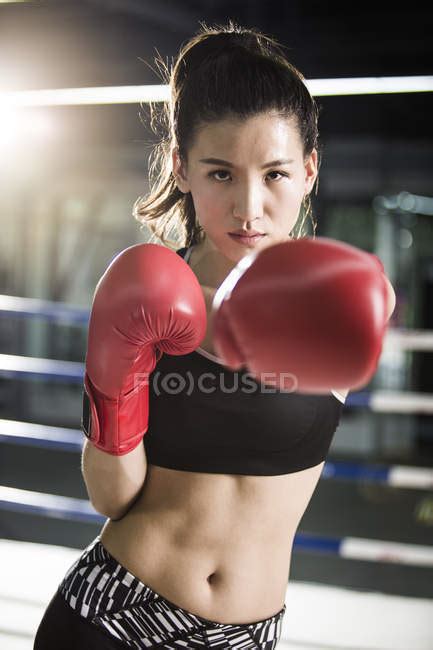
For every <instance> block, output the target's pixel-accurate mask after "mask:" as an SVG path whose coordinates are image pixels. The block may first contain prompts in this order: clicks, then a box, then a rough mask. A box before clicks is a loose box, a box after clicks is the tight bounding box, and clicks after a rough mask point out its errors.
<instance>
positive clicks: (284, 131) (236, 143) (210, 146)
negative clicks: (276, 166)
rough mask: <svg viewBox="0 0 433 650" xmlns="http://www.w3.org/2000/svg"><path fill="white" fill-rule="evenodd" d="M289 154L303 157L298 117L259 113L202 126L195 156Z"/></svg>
mask: <svg viewBox="0 0 433 650" xmlns="http://www.w3.org/2000/svg"><path fill="white" fill-rule="evenodd" d="M277 150H278V152H280V153H287V152H288V151H289V150H290V151H291V153H292V154H296V152H297V151H299V153H300V154H301V155H302V141H301V138H300V135H299V129H298V127H297V122H296V119H295V118H283V117H280V116H278V115H271V114H259V115H255V116H253V117H249V118H247V119H245V120H244V119H239V118H235V117H228V118H225V119H223V120H219V121H218V122H212V123H207V124H204V125H202V127H201V128H200V129H199V130H198V132H197V134H196V137H195V141H194V145H193V146H192V148H191V153H192V154H193V155H194V157H195V156H197V157H200V156H201V155H206V154H209V153H212V154H215V153H216V152H220V153H221V155H222V152H225V155H228V152H232V153H233V155H234V154H236V153H240V152H241V151H243V152H244V153H248V152H249V153H250V154H253V153H254V154H255V153H258V154H260V153H262V154H263V155H266V154H267V153H268V154H269V153H272V152H275V153H277Z"/></svg>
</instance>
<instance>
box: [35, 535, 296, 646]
mask: <svg viewBox="0 0 433 650" xmlns="http://www.w3.org/2000/svg"><path fill="white" fill-rule="evenodd" d="M285 611H286V606H285V605H284V606H283V609H282V610H280V611H279V612H278V613H277V614H275V615H274V616H271V617H270V618H267V619H264V620H262V621H258V622H255V623H248V624H239V625H232V624H227V623H217V622H215V621H209V620H208V619H206V618H202V617H201V616H196V615H195V614H191V613H190V612H188V611H186V610H185V609H182V608H181V607H178V606H177V605H175V604H174V603H171V602H170V601H169V600H167V599H166V598H164V597H163V596H161V595H160V594H158V593H156V592H155V591H153V590H152V589H151V588H150V587H148V586H147V585H145V584H144V583H143V582H141V581H140V580H138V578H136V577H135V576H133V575H132V573H130V572H129V571H128V570H127V569H125V568H124V567H123V566H122V565H121V564H119V563H118V561H117V560H116V559H115V558H114V557H113V556H112V555H110V553H109V552H108V551H107V549H106V548H105V547H104V546H103V545H102V544H101V542H100V537H99V535H98V536H97V537H96V539H94V540H93V542H91V544H89V546H88V547H87V548H86V549H85V550H84V551H83V553H82V554H81V556H80V557H79V558H78V560H76V562H74V564H73V565H72V566H71V568H70V569H69V570H68V571H67V573H66V575H65V577H64V579H63V580H62V582H61V583H60V585H59V587H58V590H57V592H56V594H55V595H54V596H53V598H52V600H51V602H50V603H49V605H48V607H47V609H46V611H45V614H44V616H43V618H42V621H41V622H40V624H39V628H38V631H37V634H36V639H35V645H34V650H54V649H55V650H60V648H61V650H87V649H90V648H91V649H92V650H93V649H95V650H99V649H101V650H117V649H119V650H120V649H124V650H126V649H127V648H135V649H139V650H144V649H145V648H167V649H171V648H219V650H224V649H226V648H227V649H230V648H233V649H235V650H241V649H242V650H246V649H247V648H251V649H252V648H263V649H264V650H271V649H272V650H273V648H276V646H277V643H278V641H279V639H280V636H281V628H282V622H283V617H284V614H285Z"/></svg>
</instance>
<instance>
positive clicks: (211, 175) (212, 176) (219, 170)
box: [208, 169, 228, 181]
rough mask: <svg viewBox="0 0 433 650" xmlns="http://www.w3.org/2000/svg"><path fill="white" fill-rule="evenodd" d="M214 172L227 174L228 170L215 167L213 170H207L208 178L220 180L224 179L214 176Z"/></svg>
mask: <svg viewBox="0 0 433 650" xmlns="http://www.w3.org/2000/svg"><path fill="white" fill-rule="evenodd" d="M215 174H228V171H226V170H225V169H216V170H215V171H213V172H209V174H208V176H209V178H215V180H217V181H221V180H224V179H221V178H216V177H215Z"/></svg>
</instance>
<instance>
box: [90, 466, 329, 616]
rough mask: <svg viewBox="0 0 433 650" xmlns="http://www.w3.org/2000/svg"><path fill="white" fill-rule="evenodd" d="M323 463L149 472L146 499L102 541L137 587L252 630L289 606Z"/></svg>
mask: <svg viewBox="0 0 433 650" xmlns="http://www.w3.org/2000/svg"><path fill="white" fill-rule="evenodd" d="M322 467H323V463H320V465H317V466H315V467H312V468H308V469H306V470H302V471H299V472H295V473H291V474H284V475H278V476H244V475H236V474H211V473H199V472H186V471H179V470H173V469H168V468H164V467H159V466H156V465H151V464H149V465H148V468H147V474H146V480H145V483H144V486H143V489H142V492H141V494H140V496H139V497H138V499H137V500H136V502H135V503H134V505H133V506H132V508H131V509H130V510H129V511H128V512H127V514H126V515H125V516H124V517H123V518H122V519H120V520H117V521H111V520H108V521H107V522H106V524H105V525H104V528H103V530H102V533H101V542H102V544H103V545H104V546H105V548H106V549H107V550H108V552H109V553H110V554H111V555H112V556H114V558H115V559H116V560H117V561H118V562H119V563H120V564H122V565H123V566H124V567H125V568H126V569H127V570H128V571H130V572H131V573H132V574H133V575H134V576H135V577H137V578H138V579H139V580H140V581H141V582H143V583H144V584H146V585H148V586H149V587H150V588H151V589H153V590H154V591H155V592H157V593H158V594H160V595H161V596H163V597H165V598H166V599H167V600H169V601H171V602H172V603H174V604H176V605H177V606H179V607H181V608H183V609H186V610H187V611H189V612H191V613H192V614H196V615H197V616H202V617H203V618H206V619H208V620H211V621H215V622H219V623H230V624H236V623H237V624H240V623H254V622H258V621H261V620H263V619H266V618H269V617H270V616H273V615H275V614H277V613H278V612H279V611H280V610H281V609H282V607H283V605H284V599H285V594H286V589H287V581H288V577H289V570H290V559H291V548H292V543H293V538H294V535H295V532H296V529H297V527H298V524H299V521H300V519H301V517H302V515H303V513H304V511H305V509H306V507H307V505H308V502H309V500H310V498H311V495H312V494H313V491H314V488H315V486H316V484H317V481H318V479H319V476H320V473H321V470H322Z"/></svg>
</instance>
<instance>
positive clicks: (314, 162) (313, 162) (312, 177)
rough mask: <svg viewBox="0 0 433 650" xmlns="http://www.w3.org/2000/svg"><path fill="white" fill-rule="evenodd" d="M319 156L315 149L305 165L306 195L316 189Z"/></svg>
mask: <svg viewBox="0 0 433 650" xmlns="http://www.w3.org/2000/svg"><path fill="white" fill-rule="evenodd" d="M318 158H319V157H318V154H317V150H316V149H313V151H312V152H311V154H310V155H309V156H308V158H307V159H306V161H305V163H304V169H305V194H309V193H310V192H311V190H312V189H313V187H314V183H315V182H316V178H317V174H318V171H319V170H318Z"/></svg>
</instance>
